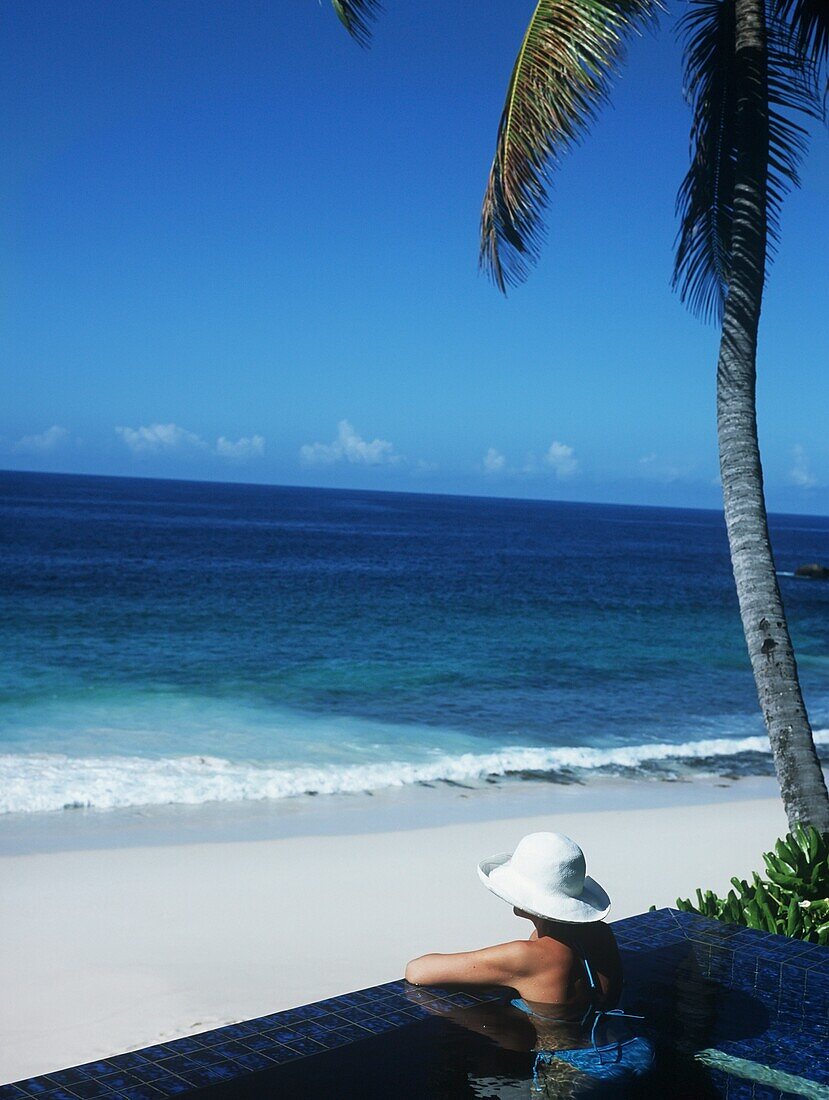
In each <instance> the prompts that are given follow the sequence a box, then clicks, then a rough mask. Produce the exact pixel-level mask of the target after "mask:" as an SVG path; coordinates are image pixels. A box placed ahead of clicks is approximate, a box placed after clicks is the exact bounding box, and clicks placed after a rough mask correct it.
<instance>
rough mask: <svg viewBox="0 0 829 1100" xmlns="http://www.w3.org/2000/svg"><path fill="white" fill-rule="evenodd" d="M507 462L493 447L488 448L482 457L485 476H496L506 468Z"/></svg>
mask: <svg viewBox="0 0 829 1100" xmlns="http://www.w3.org/2000/svg"><path fill="white" fill-rule="evenodd" d="M506 464H507V460H506V458H505V457H504V455H502V454H501V452H500V451H496V449H495V448H494V447H490V448H489V450H488V451H487V453H486V454H485V455H484V472H485V473H487V474H497V473H499V472H500V471H501V470H503V468H504V467H505V466H506Z"/></svg>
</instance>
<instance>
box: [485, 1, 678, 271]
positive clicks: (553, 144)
mask: <svg viewBox="0 0 829 1100" xmlns="http://www.w3.org/2000/svg"><path fill="white" fill-rule="evenodd" d="M658 8H659V0H538V3H537V5H536V8H535V11H534V12H533V15H532V18H531V19H530V22H529V25H528V27H527V30H526V32H525V34H524V38H523V40H522V42H521V47H520V49H519V51H518V56H517V58H516V60H515V65H514V67H513V70H512V75H511V77H510V80H509V85H508V87H507V95H506V100H505V103H504V109H503V112H502V114H501V120H500V122H499V124H498V137H497V141H496V147H495V156H494V158H493V161H492V167H491V169H490V173H489V180H488V183H487V188H486V192H485V194H484V201H483V207H482V210H481V250H480V264H481V267H482V268H483V269H484V270H485V271H486V272H487V273H488V274H489V275H490V276H491V278H492V279H493V281H494V282H495V284H496V285H497V287H498V288H499V289H500V290H501V291H502V292H505V291H506V288H507V286H509V285H516V284H518V283H520V282H523V280H524V279H525V278H526V276H527V274H528V272H529V268H530V267H531V265H532V264H533V263H534V262H535V260H536V258H537V256H538V251H539V247H540V243H541V240H542V237H543V229H542V225H541V222H542V216H543V213H544V210H545V208H546V205H547V196H548V190H549V183H550V175H551V172H552V170H553V169H554V168H555V167H556V166H557V164H558V163H559V161H560V160H561V157H562V156H563V154H564V153H566V152H567V151H568V150H569V149H570V148H571V147H572V146H573V145H574V144H575V143H576V142H578V141H579V140H580V138H581V137H582V136H583V135H584V134H585V133H586V131H587V130H588V129H589V127H590V125H591V123H592V121H593V119H594V118H595V116H596V113H597V111H598V109H599V107H600V106H601V105H602V103H603V102H604V101H605V100H606V98H607V94H608V90H609V87H610V82H611V80H612V77H613V75H614V74H615V73H616V71H617V70H618V68H619V65H620V63H621V61H622V57H623V53H624V39H625V37H626V36H627V35H628V34H629V33H630V31H631V30H633V29H634V28H635V27H636V26H637V25H638V24H640V23H641V22H642V21H643V20H645V19H649V18H654V17H655V15H656V13H657V11H658Z"/></svg>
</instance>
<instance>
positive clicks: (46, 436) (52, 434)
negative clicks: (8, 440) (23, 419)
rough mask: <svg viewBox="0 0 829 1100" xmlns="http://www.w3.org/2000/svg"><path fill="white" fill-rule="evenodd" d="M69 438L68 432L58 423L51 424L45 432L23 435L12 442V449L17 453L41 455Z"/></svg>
mask: <svg viewBox="0 0 829 1100" xmlns="http://www.w3.org/2000/svg"><path fill="white" fill-rule="evenodd" d="M68 439H69V432H68V431H67V430H66V428H61V427H60V426H59V425H58V424H53V425H52V427H51V428H47V429H46V431H45V432H38V433H37V434H36V435H24V436H23V438H22V439H18V440H17V442H16V443H13V444H12V450H13V451H17V452H18V453H19V454H27V455H43V454H48V453H49V452H50V451H54V450H56V449H57V448H58V447H60V446H61V445H62V444H63V443H66V441H67V440H68Z"/></svg>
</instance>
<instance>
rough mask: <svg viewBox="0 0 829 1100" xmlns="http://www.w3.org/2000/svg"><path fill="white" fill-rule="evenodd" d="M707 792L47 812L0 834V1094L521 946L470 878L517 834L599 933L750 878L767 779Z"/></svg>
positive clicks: (770, 822) (514, 788) (622, 787)
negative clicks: (604, 924) (546, 845)
mask: <svg viewBox="0 0 829 1100" xmlns="http://www.w3.org/2000/svg"><path fill="white" fill-rule="evenodd" d="M722 782H724V781H711V782H706V781H702V780H697V781H694V782H693V783H691V782H688V783H681V782H674V783H669V782H665V781H661V782H654V781H651V780H646V781H638V782H636V783H632V782H631V781H626V784H625V783H623V782H619V781H613V782H611V781H608V782H602V783H599V782H594V783H591V784H590V785H587V786H584V787H580V786H567V787H562V786H559V785H555V784H553V785H551V784H543V783H529V782H525V783H520V784H515V785H509V787H507V785H504V786H503V787H501V788H498V787H494V786H493V787H490V788H489V789H483V790H481V791H479V792H473V794H475V797H472V796H471V795H470V792H469V791H467V790H458V789H457V788H448V789H446V790H437V789H426V790H420V791H418V792H417V795H416V797H414V798H411V797H404V798H399V797H396V798H395V797H389V798H387V799H383V800H380V802H379V803H378V800H377V796H376V795H375V796H364V797H363V798H362V799H355V798H354V796H347V798H348V799H354V800H353V801H347V800H346V796H342V797H341V798H340V799H339V801H337V802H333V801H330V802H329V804H328V806H327V807H318V806H308V805H300V804H295V805H294V806H293V807H288V808H284V807H283V809H282V812H281V813H274V812H273V807H262V806H248V807H243V808H242V812H241V813H238V814H237V815H236V816H235V817H234V815H228V814H227V813H226V812H225V811H226V809H227V807H226V806H224V805H223V806H222V807H221V810H222V812H221V813H219V814H213V815H212V817H211V815H210V814H209V813H205V809H204V808H203V807H199V808H198V810H199V812H198V813H193V812H192V811H193V809H194V808H192V807H188V808H186V810H187V811H188V812H187V813H175V812H174V813H172V814H169V813H168V814H159V815H147V816H144V817H142V818H139V819H137V820H135V819H132V818H129V817H122V818H119V820H118V821H117V822H116V819H115V818H114V817H113V816H112V815H113V814H114V813H115V811H105V812H98V813H97V815H96V821H95V823H94V824H95V828H91V827H90V824H89V815H87V818H86V819H84V818H83V817H76V818H74V822H75V824H74V825H72V824H71V821H72V814H73V813H76V812H77V811H72V812H68V811H67V812H66V813H64V814H62V815H61V814H57V815H49V816H50V817H52V818H53V820H51V821H49V822H47V823H46V824H47V825H48V828H44V829H43V830H42V832H40V833H39V834H38V831H37V828H35V829H34V830H30V833H31V835H30V838H29V841H28V850H26V846H25V845H23V846H21V843H20V840H21V836H20V830H19V828H18V829H15V828H14V825H15V823H14V822H11V823H10V822H8V821H6V822H0V838H2V837H3V836H5V841H4V842H3V847H2V853H3V854H2V855H0V874H2V877H3V882H4V889H3V891H2V893H0V923H2V927H3V928H4V933H5V934H4V951H3V952H2V953H0V984H2V987H3V989H4V990H5V991H6V996H5V997H4V998H3V1000H2V1003H0V1033H2V1034H3V1035H4V1037H5V1039H6V1042H5V1044H4V1045H3V1049H2V1050H0V1082H7V1081H11V1080H16V1079H20V1078H23V1077H26V1076H31V1075H34V1074H39V1073H44V1072H48V1071H50V1070H57V1069H59V1068H63V1067H65V1066H69V1065H75V1064H80V1063H83V1062H87V1061H91V1060H95V1059H97V1058H101V1057H107V1056H111V1055H113V1054H116V1053H119V1052H122V1051H125V1050H128V1049H135V1048H139V1047H142V1046H146V1045H150V1044H152V1043H154V1042H156V1041H159V1040H162V1039H170V1038H173V1037H175V1036H178V1035H185V1034H188V1033H194V1032H198V1031H203V1030H206V1029H208V1028H210V1027H214V1026H218V1025H220V1024H224V1023H229V1022H232V1021H236V1020H241V1019H250V1018H255V1017H257V1016H261V1015H266V1014H268V1013H271V1012H276V1011H279V1010H282V1009H287V1008H290V1007H294V1006H296V1005H299V1004H303V1003H307V1002H310V1001H315V1000H319V999H321V998H324V997H328V996H333V995H336V994H338V993H343V992H346V991H348V990H353V989H357V988H361V987H364V986H369V985H374V984H377V983H380V982H384V981H390V980H393V979H395V978H399V977H400V975H401V973H402V970H403V967H404V965H405V962H406V960H407V959H409V958H412V957H415V956H417V955H420V954H423V953H425V952H426V951H458V950H466V949H470V948H474V947H480V946H483V945H484V944H486V943H495V942H498V941H502V940H508V939H514V938H517V937H523V936H526V935H527V934H528V931H529V928H528V927H527V928H525V927H524V925H525V922H523V921H519V920H517V919H516V918H515V917H514V916H513V914H512V911H511V910H510V909H509V907H508V906H506V905H504V903H503V902H501V901H500V900H499V899H497V898H496V897H494V896H493V895H491V894H488V893H487V892H486V891H485V890H484V889H483V888H482V887H481V885H480V883H479V882H478V878H477V875H476V873H475V867H476V864H477V862H478V860H480V859H481V858H483V857H484V856H486V855H489V854H490V853H491V852H494V851H504V850H506V849H508V848H510V847H511V846H514V844H515V843H516V842H517V841H518V839H519V838H520V837H521V836H522V835H524V834H525V833H528V832H534V831H538V830H541V829H551V830H556V831H561V832H569V833H570V834H571V835H573V836H574V837H575V839H576V840H578V842H579V843H580V844H581V845H582V846H583V847H584V849H585V852H586V855H587V861H588V872H589V873H590V874H592V875H594V876H595V877H596V878H597V879H598V880H599V882H601V883H602V884H603V885H604V886H605V887H606V888H607V889H608V891H609V893H610V894H611V897H612V898H613V901H614V906H613V910H612V913H611V917H610V919H611V920H613V919H621V918H623V917H625V916H629V915H631V914H633V913H636V912H642V911H644V910H646V909H647V908H648V906H649V905H650V904H655V905H657V906H663V905H673V904H674V903H675V899H676V897H677V896H688V895H691V894H693V891H694V890H695V889H696V888H697V887H698V886H699V887H702V888H704V889H705V888H712V889H716V890H723V889H725V888H727V886H728V883H729V879H730V877H731V876H732V875H748V874H750V872H751V871H752V870H753V869H755V868H759V867H760V865H761V855H762V852H763V851H765V850H768V848H770V847H771V846H772V845H773V842H774V840H775V839H776V838H777V836H779V835H782V834H783V833H785V831H786V819H785V815H784V813H783V807H782V803H781V801H780V798H779V794H777V787H776V782H775V781H774V780H769V779H757V780H751V779H741V780H738V781H736V782H733V783H730V784H728V785H727V786H718V785H716V784H717V783H722ZM396 793H397V794H399V792H396ZM410 793H411V792H410ZM332 798H333V796H332ZM315 801H316V800H313V799H308V802H310V803H314V802H315ZM643 802H644V803H645V804H643ZM237 810H238V807H237ZM519 810H520V811H521V812H520V813H518V812H517V811H519ZM44 816H46V815H44ZM104 817H108V826H107V827H106V828H102V827H101V824H100V823H101V820H102V819H103V818H104ZM55 818H57V819H59V821H60V826H63V825H64V824H65V823H67V822H68V823H69V824H68V826H67V827H65V828H60V827H59V825H58V821H55V820H54V819H55ZM312 822H315V823H316V824H315V826H314V827H313V828H312ZM30 824H31V822H30ZM10 826H11V827H10ZM335 826H336V827H335ZM58 832H61V833H62V834H63V836H62V839H61V840H60V843H58ZM96 832H97V834H98V839H97V841H96V842H95V843H93V839H94V834H95V833H96ZM275 834H278V835H275ZM13 839H14V840H15V844H16V845H17V854H11V851H12V850H13V848H14V845H12V844H11V841H12V840H13ZM47 840H48V841H49V843H47ZM50 845H51V846H50Z"/></svg>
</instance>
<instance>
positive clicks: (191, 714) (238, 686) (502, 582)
mask: <svg viewBox="0 0 829 1100" xmlns="http://www.w3.org/2000/svg"><path fill="white" fill-rule="evenodd" d="M771 522H772V536H773V542H774V547H775V554H776V560H777V565H778V569H779V570H780V571H781V574H782V575H781V586H782V589H783V595H784V599H785V602H786V606H787V609H788V614H789V619H790V626H791V629H792V633H793V636H794V641H795V645H796V648H797V651H798V658H799V663H800V670H801V677H802V682H803V687H804V691H805V694H806V699H807V703H808V705H809V707H810V712H811V716H812V721H813V724H814V726H815V728H816V730H817V731H819V732H818V733H817V735H816V739H817V740H818V742H819V745H820V746H821V748H822V750H824V751H825V749H827V748H829V731H827V727H829V584H823V583H820V582H814V581H804V580H798V579H796V578H794V577H793V576H791V575H788V574H791V573H792V572H793V570H794V569H795V567H796V566H797V565H799V564H801V563H804V562H808V561H823V562H826V561H829V518H826V517H806V516H774V517H773V518H772V521H771ZM0 612H1V614H0V812H3V813H10V812H13V813H30V812H37V811H49V810H53V811H54V810H62V809H64V808H69V807H79V806H92V807H97V808H99V809H107V808H112V807H123V806H139V805H158V804H169V803H190V804H193V803H201V802H209V801H238V800H245V799H262V798H272V799H280V798H286V797H290V796H292V795H297V794H302V793H312V792H314V793H318V794H326V793H335V792H349V791H363V790H376V789H379V788H384V787H393V786H400V785H404V784H411V783H438V782H441V781H445V782H451V783H464V782H473V781H474V782H480V781H483V780H486V779H490V780H492V779H497V778H498V777H505V776H511V777H516V776H518V777H520V776H534V777H538V776H543V777H545V778H547V779H549V780H551V781H559V782H566V781H581V782H585V781H588V780H589V778H590V776H591V775H592V774H598V773H601V774H607V773H610V774H617V775H623V776H628V775H629V776H643V775H644V776H654V777H656V778H660V777H661V778H665V777H674V776H677V775H685V774H688V773H698V772H702V771H706V772H711V773H715V774H736V775H740V774H748V773H763V772H767V771H769V770H770V757H769V755H768V752H767V749H766V740H765V735H764V730H763V725H762V721H761V718H760V715H759V711H758V707H757V701H756V696H755V693H754V684H753V680H752V677H751V672H750V668H749V664H748V658H747V656H746V653H745V647H744V642H743V637H742V631H741V626H740V620H739V614H738V610H737V602H736V597H735V594H734V590H733V582H732V577H731V568H730V563H729V558H728V547H727V542H726V536H725V528H724V524H723V520H722V516H721V515H720V514H719V513H717V512H710V511H692V510H686V509H667V508H644V507H642V508H640V507H630V506H614V505H600V504H571V503H559V502H550V501H525V500H503V499H483V498H472V497H449V496H425V495H416V494H398V493H381V492H357V491H346V490H329V489H305V488H283V487H272V486H262V485H235V484H211V483H204V482H199V483H196V482H181V481H159V480H140V479H128V478H108V477H81V476H63V475H48V474H24V473H2V474H0Z"/></svg>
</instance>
